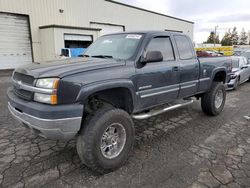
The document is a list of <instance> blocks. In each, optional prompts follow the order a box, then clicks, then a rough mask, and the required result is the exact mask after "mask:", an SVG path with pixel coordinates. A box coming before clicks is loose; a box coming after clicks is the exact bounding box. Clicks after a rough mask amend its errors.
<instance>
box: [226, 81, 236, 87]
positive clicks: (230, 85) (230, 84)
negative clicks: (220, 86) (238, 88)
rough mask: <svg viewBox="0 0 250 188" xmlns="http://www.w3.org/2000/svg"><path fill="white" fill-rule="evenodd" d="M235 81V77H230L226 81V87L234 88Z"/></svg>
mask: <svg viewBox="0 0 250 188" xmlns="http://www.w3.org/2000/svg"><path fill="white" fill-rule="evenodd" d="M235 83H236V79H231V80H230V81H229V82H228V83H227V88H228V89H234V87H235Z"/></svg>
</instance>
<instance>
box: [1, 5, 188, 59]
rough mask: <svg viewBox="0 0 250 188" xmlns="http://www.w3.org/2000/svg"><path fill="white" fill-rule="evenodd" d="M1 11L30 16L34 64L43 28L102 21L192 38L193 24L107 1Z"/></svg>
mask: <svg viewBox="0 0 250 188" xmlns="http://www.w3.org/2000/svg"><path fill="white" fill-rule="evenodd" d="M59 9H62V10H63V13H60V12H59ZM0 12H9V13H17V14H25V15H29V18H30V25H31V35H32V48H33V54H34V60H35V61H39V60H42V50H41V46H42V45H41V34H40V30H39V26H43V25H50V24H57V25H67V26H79V27H91V24H90V22H102V23H112V24H119V25H124V26H125V28H126V30H165V29H170V30H180V31H183V32H184V33H186V34H188V35H189V36H190V37H191V38H193V24H192V23H189V22H185V21H181V20H177V19H173V18H169V17H165V16H161V15H157V14H154V13H150V12H146V11H142V10H139V9H135V8H131V7H127V6H123V5H119V4H116V3H112V2H109V1H105V0H0ZM55 45H56V44H55ZM43 47H44V46H43Z"/></svg>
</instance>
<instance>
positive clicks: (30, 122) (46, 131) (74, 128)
mask: <svg viewBox="0 0 250 188" xmlns="http://www.w3.org/2000/svg"><path fill="white" fill-rule="evenodd" d="M8 108H9V111H10V113H11V114H12V115H13V117H14V118H15V119H17V120H18V121H19V122H21V123H23V125H24V126H25V127H26V128H29V129H30V130H32V131H33V132H34V133H36V134H38V135H40V136H42V137H44V138H48V139H52V140H68V139H71V138H73V137H74V136H75V135H76V134H77V132H78V131H79V130H80V127H81V121H82V117H73V118H64V119H41V118H38V117H34V116H32V115H29V114H26V113H24V112H21V111H18V110H17V109H16V108H14V107H13V106H12V105H11V104H10V102H8Z"/></svg>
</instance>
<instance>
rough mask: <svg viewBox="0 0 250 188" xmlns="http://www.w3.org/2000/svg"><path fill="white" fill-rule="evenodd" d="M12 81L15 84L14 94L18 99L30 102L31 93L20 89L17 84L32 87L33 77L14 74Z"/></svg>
mask: <svg viewBox="0 0 250 188" xmlns="http://www.w3.org/2000/svg"><path fill="white" fill-rule="evenodd" d="M13 80H14V82H15V83H14V89H13V92H14V94H15V95H16V96H18V97H19V98H22V99H24V100H28V101H31V100H32V98H33V92H31V91H26V90H23V89H21V88H20V87H19V85H18V82H21V83H23V84H27V85H30V86H33V84H34V80H35V79H34V77H32V76H29V75H25V74H21V73H18V72H15V73H14V75H13Z"/></svg>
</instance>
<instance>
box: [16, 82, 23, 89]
mask: <svg viewBox="0 0 250 188" xmlns="http://www.w3.org/2000/svg"><path fill="white" fill-rule="evenodd" d="M16 83H17V84H16V88H17V89H20V88H21V84H22V82H21V81H17V82H16Z"/></svg>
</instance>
